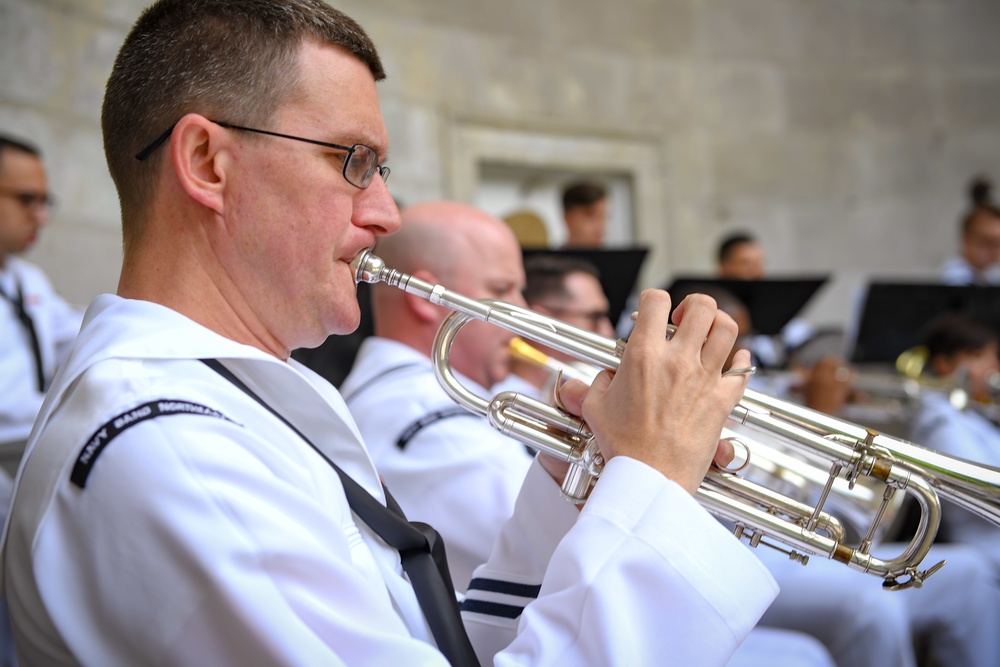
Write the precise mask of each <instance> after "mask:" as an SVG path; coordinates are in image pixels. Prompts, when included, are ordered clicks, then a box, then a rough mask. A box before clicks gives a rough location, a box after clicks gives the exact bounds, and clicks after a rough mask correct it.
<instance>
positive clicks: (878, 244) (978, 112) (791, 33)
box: [0, 0, 1000, 324]
mask: <svg viewBox="0 0 1000 667" xmlns="http://www.w3.org/2000/svg"><path fill="white" fill-rule="evenodd" d="M145 4H146V2H145V0H0V128H3V129H4V130H7V131H10V132H13V133H16V134H20V135H23V136H24V137H26V138H29V139H31V140H33V141H35V142H36V143H38V144H39V145H40V146H41V148H42V149H43V151H44V152H45V155H46V158H45V159H46V164H47V166H48V168H49V172H50V178H51V182H52V189H53V192H54V193H55V194H56V195H57V196H58V198H59V200H60V202H61V203H60V206H59V208H58V209H57V211H56V213H55V215H54V217H53V219H52V221H51V224H50V226H49V228H48V229H46V230H45V232H44V233H43V236H42V239H41V241H40V243H39V245H38V247H37V248H35V249H34V250H32V251H31V254H30V259H32V260H33V261H35V262H37V263H38V264H40V265H42V266H43V267H44V268H45V269H46V270H47V271H48V272H49V273H50V275H51V276H52V278H53V281H54V282H55V284H56V285H57V287H58V288H59V289H60V290H61V291H62V292H63V293H64V294H65V295H66V296H67V297H68V298H70V299H71V300H73V301H75V302H78V303H81V304H85V303H87V302H88V301H89V300H90V299H91V298H92V297H93V296H94V295H95V294H97V293H100V292H106V291H114V289H115V286H116V282H117V273H118V269H119V266H120V242H119V235H118V224H119V220H118V207H117V199H116V196H115V193H114V188H113V186H112V184H111V180H110V178H109V177H108V175H107V172H106V168H105V166H104V159H103V154H102V149H101V138H100V130H99V122H98V119H99V113H100V103H101V98H102V94H103V86H104V82H105V79H106V77H107V75H108V72H109V71H110V68H111V64H112V61H113V59H114V56H115V54H116V52H117V49H118V47H119V45H120V43H121V41H122V39H123V38H124V36H125V34H126V32H127V30H128V28H129V26H130V25H131V23H132V22H133V21H134V20H135V18H136V17H137V16H138V14H139V12H140V11H141V9H142V7H143V6H144V5H145ZM334 4H335V5H336V6H338V7H339V8H341V9H343V10H344V11H346V12H347V13H348V14H350V15H351V16H353V17H354V18H356V19H357V20H358V21H359V22H360V23H361V24H362V25H363V26H365V28H366V29H367V30H368V31H369V33H370V34H371V35H372V37H373V38H374V40H375V42H376V44H377V45H378V46H379V48H380V51H381V53H382V55H383V58H384V60H385V63H386V66H387V69H388V71H389V79H388V80H387V81H385V82H383V83H382V84H380V86H381V99H382V107H383V114H384V115H385V118H386V122H387V125H388V127H389V135H390V139H391V144H392V149H391V155H392V159H391V165H392V170H393V175H392V180H391V182H390V185H391V190H392V192H393V193H394V194H395V195H397V196H398V197H399V198H400V199H401V200H403V201H406V202H414V201H419V200H423V199H429V198H437V197H454V196H458V195H459V194H462V195H465V194H466V193H465V191H464V190H462V188H459V187H457V186H456V184H457V183H463V182H467V181H468V178H469V176H468V175H467V174H456V173H454V170H455V168H456V165H455V164H453V162H454V160H453V157H452V156H453V155H454V145H453V144H454V142H455V141H456V136H459V134H460V133H459V129H460V128H462V127H468V126H470V125H471V126H475V127H478V128H496V129H507V130H510V131H513V132H524V133H541V134H544V135H550V136H553V137H559V136H564V135H571V136H580V137H594V138H596V139H599V140H601V142H603V143H614V142H616V141H621V142H623V143H627V144H628V145H630V146H641V147H644V148H645V149H646V150H647V151H648V152H649V155H651V156H652V161H653V162H654V163H655V164H654V165H653V166H652V169H653V173H654V174H655V178H656V181H655V183H656V185H657V187H655V188H652V193H653V194H652V195H650V196H651V197H652V198H654V199H655V201H652V202H647V205H646V206H644V207H638V208H637V209H636V210H637V214H638V215H644V216H645V218H644V219H642V220H638V221H637V223H638V224H637V227H636V234H637V238H636V241H637V242H640V243H648V244H650V245H652V247H653V249H654V252H653V255H652V257H651V260H650V262H649V263H648V264H647V267H646V270H645V272H644V274H643V277H642V280H643V283H644V285H651V284H656V283H659V282H661V281H662V280H663V279H664V278H665V277H666V276H669V275H671V274H672V273H677V272H692V271H707V270H709V269H710V267H711V261H712V252H713V249H714V247H715V245H716V242H717V241H718V239H719V238H720V236H722V235H723V234H724V233H726V232H728V231H730V230H732V229H736V228H740V229H749V230H752V231H754V232H756V233H757V234H758V235H759V236H760V238H761V239H762V240H763V242H764V244H765V247H766V249H767V252H768V257H769V268H770V269H771V271H772V273H774V274H776V275H780V274H791V273H801V272H809V273H815V272H831V273H832V274H833V276H834V280H832V281H831V283H830V284H829V285H828V287H826V288H825V289H824V291H823V292H822V293H821V294H820V295H819V296H818V297H817V299H816V300H814V302H813V303H812V304H811V305H810V308H809V311H808V313H807V315H808V317H809V319H812V320H813V321H814V322H816V323H819V324H826V323H832V324H838V323H843V322H844V321H845V320H846V319H847V318H848V317H849V313H850V311H851V308H852V306H851V304H852V301H853V294H854V290H855V289H856V287H857V286H858V285H860V284H862V283H863V281H864V280H865V279H866V278H867V277H869V276H899V275H919V274H923V275H928V274H932V273H933V270H934V268H935V267H936V266H937V265H938V264H939V263H940V262H942V261H943V260H944V259H945V258H946V257H947V256H949V255H951V254H952V253H953V252H954V250H955V248H956V245H957V221H958V218H959V216H960V214H961V213H962V212H963V210H964V207H965V188H966V184H967V182H968V180H969V179H970V177H971V176H972V175H973V174H976V173H984V174H986V175H988V176H990V177H992V178H994V179H998V180H1000V40H998V39H997V34H1000V3H998V2H996V0H621V1H620V2H615V3H607V2H602V1H599V0H508V1H507V2H504V3H496V2H486V1H485V0H364V1H362V0H344V1H342V2H335V3H334ZM647 168H648V165H647ZM459 190H462V192H458V191H459ZM651 212H652V213H651Z"/></svg>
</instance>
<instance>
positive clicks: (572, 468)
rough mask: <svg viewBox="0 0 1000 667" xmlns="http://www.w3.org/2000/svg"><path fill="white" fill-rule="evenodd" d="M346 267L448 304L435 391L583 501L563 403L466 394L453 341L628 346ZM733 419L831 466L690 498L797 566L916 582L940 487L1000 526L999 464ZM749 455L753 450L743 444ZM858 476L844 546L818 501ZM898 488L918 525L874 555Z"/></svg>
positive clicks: (361, 259)
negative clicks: (806, 488) (911, 503)
mask: <svg viewBox="0 0 1000 667" xmlns="http://www.w3.org/2000/svg"><path fill="white" fill-rule="evenodd" d="M352 267H353V268H354V270H355V280H356V281H357V282H367V283H379V282H383V283H386V284H387V285H389V286H392V287H396V288H399V289H401V290H403V291H405V292H407V293H409V294H414V295H417V296H420V297H423V298H425V299H427V300H429V301H430V302H432V303H436V304H439V305H442V306H445V307H446V308H449V309H451V310H454V311H455V312H454V313H452V314H451V315H449V316H448V317H447V318H446V319H445V321H444V322H443V323H442V325H441V328H440V329H439V330H438V333H437V336H436V338H435V341H434V349H433V352H432V363H433V366H434V372H435V375H436V376H437V378H438V381H439V382H440V383H441V385H442V387H443V388H444V389H445V391H446V392H447V393H448V394H449V395H450V396H451V397H452V398H453V399H454V400H455V401H456V402H458V403H459V404H460V405H462V406H463V407H465V408H466V409H468V410H470V411H472V412H475V413H478V414H481V415H485V416H486V417H487V418H488V419H489V421H490V423H491V424H492V425H493V426H494V427H495V428H497V429H499V430H500V431H501V432H503V433H504V434H506V435H509V436H511V437H513V438H516V439H518V440H520V441H522V442H525V443H527V444H528V445H530V446H532V447H534V448H535V449H537V450H540V451H542V452H544V453H546V454H549V455H550V456H553V457H555V458H557V459H560V460H562V461H565V462H567V463H569V472H568V473H567V474H566V478H565V480H564V482H563V485H562V492H563V495H565V496H566V498H567V499H569V500H570V501H572V502H577V503H579V502H583V501H584V500H585V499H586V496H587V492H588V491H589V489H590V487H591V485H592V484H593V483H594V481H595V479H596V478H597V477H599V476H600V474H601V470H602V468H603V466H604V460H603V458H602V456H601V453H600V451H599V449H598V447H597V444H596V442H595V441H594V438H593V434H592V433H591V431H590V429H589V428H588V427H587V425H586V424H585V423H584V422H583V421H582V420H580V419H578V418H576V417H574V416H573V415H570V414H567V413H566V412H564V411H563V410H561V409H559V408H558V407H555V406H552V405H549V404H547V403H543V402H541V401H537V400H534V399H532V398H530V397H527V396H524V395H521V394H519V393H516V392H501V393H499V394H497V395H496V396H494V397H493V398H492V399H490V400H487V399H486V398H483V397H481V396H478V395H476V394H474V393H472V392H470V391H469V390H468V389H467V388H465V387H464V386H463V385H462V384H461V382H459V381H458V379H457V378H456V377H455V374H454V372H453V371H452V369H451V366H450V363H449V359H450V350H451V346H452V344H453V342H454V339H455V336H456V334H457V333H458V331H459V330H460V329H461V328H462V327H463V326H465V324H467V323H468V322H470V321H472V320H480V321H483V322H488V323H491V324H495V325H497V326H500V327H503V328H504V329H507V330H508V331H511V332H513V333H515V334H517V335H519V336H521V337H522V338H525V339H528V340H531V341H533V342H535V343H540V344H542V345H545V346H548V347H550V348H552V349H556V350H559V351H561V352H563V353H564V354H568V355H570V356H571V357H573V358H574V359H579V360H581V361H584V362H587V363H589V364H592V365H594V366H597V367H600V368H603V369H609V370H615V369H617V368H618V365H619V363H620V360H621V356H622V353H623V352H624V349H625V341H623V340H611V339H609V338H605V337H603V336H599V335H597V334H594V333H592V332H589V331H586V330H583V329H578V328H576V327H573V326H570V325H568V324H566V323H564V322H561V321H559V320H555V319H552V318H549V317H545V316H543V315H540V314H538V313H535V312H534V311H531V310H527V309H525V308H519V307H517V306H514V305H511V304H508V303H505V302H502V301H497V300H491V299H484V300H475V299H470V298H468V297H465V296H462V295H461V294H458V293H456V292H452V291H449V290H447V289H445V288H444V287H442V286H441V285H432V284H430V283H428V282H426V281H423V280H420V279H419V278H414V277H413V276H411V275H408V274H405V273H401V272H399V271H396V270H394V269H390V268H388V267H386V266H385V263H384V262H383V261H382V260H381V259H380V258H378V257H377V256H375V255H373V254H372V252H371V251H370V250H364V251H362V252H361V253H359V254H358V256H357V257H355V258H354V260H353V261H352ZM730 419H731V420H734V421H735V422H736V423H737V424H738V425H739V427H741V428H743V427H745V428H750V429H754V430H759V431H762V432H764V433H765V434H766V435H767V437H768V438H769V439H770V438H776V439H778V440H780V441H783V442H784V443H786V444H787V443H790V444H791V445H792V446H793V447H795V448H798V449H800V450H802V451H804V452H806V453H807V454H808V456H809V457H811V458H813V459H820V460H824V461H826V462H827V464H828V466H829V472H828V474H827V480H826V482H825V484H824V485H823V490H822V491H821V493H820V494H819V499H818V501H817V502H816V503H815V504H814V505H807V504H804V503H803V502H801V501H799V500H796V499H794V498H789V497H786V496H783V495H781V494H779V493H776V492H773V491H771V490H769V489H768V488H766V487H764V486H761V485H757V484H754V483H752V482H749V481H747V480H745V479H743V478H741V477H739V476H738V475H736V474H734V473H733V472H729V471H724V470H715V469H713V470H710V471H709V473H708V475H706V477H705V479H704V481H703V482H702V484H701V486H700V488H699V489H698V492H697V500H698V501H699V502H700V503H701V504H702V506H703V507H705V508H706V509H707V510H708V511H709V512H711V513H713V514H714V515H716V516H718V517H719V518H722V519H724V520H726V521H729V522H730V523H731V524H733V525H734V526H735V529H734V530H735V534H736V536H737V537H739V538H743V539H747V540H748V541H749V542H750V545H751V546H758V545H759V544H764V545H767V546H771V547H773V548H775V549H778V550H780V551H783V552H785V553H786V554H788V556H789V557H790V558H792V559H793V560H797V561H800V562H802V563H806V562H807V561H808V558H809V556H810V555H816V556H822V557H824V558H832V559H833V560H836V561H839V562H841V563H844V564H845V565H847V566H848V567H850V568H852V569H855V570H859V571H862V572H867V573H869V574H874V575H876V576H879V577H881V578H882V579H883V586H884V587H886V588H888V589H893V590H896V589H901V588H908V587H911V586H912V587H919V586H920V585H921V584H922V582H923V580H924V579H926V578H927V577H928V576H930V575H931V574H933V573H934V572H936V571H937V570H938V569H939V568H940V567H941V566H942V565H943V564H944V563H943V562H941V563H938V564H936V565H934V566H933V567H931V568H929V569H927V570H923V571H922V570H920V569H919V565H920V563H921V561H922V560H923V559H924V557H925V556H926V555H927V552H928V551H929V550H930V548H931V545H932V544H933V542H934V538H935V536H936V534H937V529H938V525H939V523H940V520H941V505H940V501H939V500H938V494H941V495H943V496H944V497H946V498H948V499H949V500H951V501H953V502H956V503H958V504H959V505H961V506H962V507H965V508H966V509H969V510H971V511H973V512H975V513H976V514H979V515H980V516H983V517H985V518H987V519H989V520H990V521H992V522H993V523H996V524H1000V503H998V500H1000V470H998V469H995V468H992V467H988V466H982V465H976V464H973V463H971V462H968V461H964V460H961V459H956V458H953V457H948V456H945V455H943V454H940V453H937V452H934V451H930V450H927V449H925V448H922V447H919V446H917V445H913V444H911V443H909V442H906V441H903V440H899V439H896V438H892V437H889V436H886V435H883V434H880V433H877V432H875V431H873V430H870V429H866V428H864V427H861V426H856V425H854V424H851V423H849V422H844V421H841V420H838V419H835V418H833V417H829V416H827V415H824V414H822V413H819V412H816V411H814V410H809V409H807V408H803V407H801V406H799V405H796V404H794V403H790V402H787V401H782V400H779V399H775V398H771V397H769V396H766V395H763V394H760V393H758V392H755V391H751V390H747V391H746V392H745V393H744V396H743V399H742V400H741V401H740V403H739V404H738V405H737V406H736V408H735V409H734V410H733V411H732V413H731V414H730ZM748 455H752V451H751V450H750V449H749V447H748ZM859 479H863V480H864V481H865V482H866V483H867V482H868V481H875V482H879V483H881V486H882V487H883V489H884V490H883V492H882V500H881V501H880V503H879V505H878V507H877V508H876V510H875V516H874V517H873V519H872V522H871V525H870V526H869V528H868V531H867V534H866V535H865V537H864V538H863V539H862V540H861V542H860V544H859V545H858V546H849V545H848V544H845V538H844V536H845V530H844V527H843V525H842V524H841V523H840V521H838V519H837V518H836V517H834V516H833V515H831V514H829V513H827V512H824V511H823V506H824V504H825V503H826V501H827V497H828V496H829V494H830V491H831V489H832V488H833V486H834V483H835V482H838V480H841V481H840V482H839V484H843V483H844V481H846V483H847V485H848V486H849V487H852V488H853V486H854V485H855V483H856V482H858V480H859ZM900 490H902V491H904V492H905V493H908V494H910V495H911V496H912V497H913V498H914V499H915V500H916V502H917V504H918V505H919V507H920V519H919V521H918V526H917V530H916V531H915V533H914V535H913V537H912V539H911V540H910V542H909V543H908V544H907V545H906V547H905V548H904V550H903V552H902V553H901V554H899V555H898V556H896V557H895V558H891V559H881V558H878V557H876V556H874V555H872V554H871V553H870V550H871V547H872V544H873V541H874V538H875V535H876V532H877V531H878V529H879V526H880V524H881V523H882V521H883V518H884V515H885V512H886V508H888V507H890V505H891V503H893V502H895V501H894V496H895V494H896V493H897V491H900ZM897 500H898V499H897ZM765 539H766V540H767V541H764V540H765Z"/></svg>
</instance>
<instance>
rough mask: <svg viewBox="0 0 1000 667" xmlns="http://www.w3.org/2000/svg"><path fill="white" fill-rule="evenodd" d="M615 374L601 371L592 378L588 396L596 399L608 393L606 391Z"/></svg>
mask: <svg viewBox="0 0 1000 667" xmlns="http://www.w3.org/2000/svg"><path fill="white" fill-rule="evenodd" d="M614 376H615V374H614V373H613V372H611V371H601V372H600V373H598V374H597V377H595V378H594V381H593V382H591V383H590V393H589V394H588V396H590V395H594V396H597V397H599V398H600V397H603V396H604V395H605V394H607V393H608V389H609V388H610V387H611V379H612V378H614Z"/></svg>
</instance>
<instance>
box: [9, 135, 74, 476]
mask: <svg viewBox="0 0 1000 667" xmlns="http://www.w3.org/2000/svg"><path fill="white" fill-rule="evenodd" d="M51 205H52V197H51V195H49V190H48V185H47V183H46V179H45V167H44V166H43V165H42V159H41V156H40V154H39V151H38V149H36V148H35V147H34V146H31V145H30V144H28V143H25V142H23V141H19V140H16V139H13V138H11V137H8V136H4V135H0V464H3V465H4V467H5V468H6V470H7V472H9V473H11V474H13V472H14V471H15V470H16V468H17V459H18V457H19V456H20V451H21V449H22V448H23V446H24V442H25V441H26V440H27V439H28V434H29V433H30V432H31V425H32V424H33V423H34V421H35V415H37V414H38V408H39V407H40V406H41V404H42V399H43V398H44V396H45V390H46V389H47V388H48V384H49V382H50V381H51V380H52V375H53V373H55V369H56V366H57V365H58V364H59V362H60V361H62V358H63V356H65V354H66V352H67V351H68V349H69V345H70V343H71V342H72V341H73V339H74V338H75V337H76V334H77V332H78V331H79V330H80V320H81V317H82V314H81V313H80V312H79V311H77V310H76V309H75V308H73V307H72V306H70V305H69V304H68V303H66V302H65V301H64V300H63V299H62V298H61V297H60V296H59V295H58V294H56V292H55V290H54V289H53V288H52V285H51V284H50V283H49V281H48V279H47V278H46V277H45V274H44V273H43V272H42V270H41V269H40V268H38V267H37V266H35V265H34V264H32V263H30V262H28V261H27V260H25V259H22V258H21V257H18V255H20V254H21V253H23V252H24V251H26V250H27V249H28V248H30V247H31V245H32V244H33V243H34V242H35V240H36V239H37V238H38V232H39V230H40V229H41V228H42V226H43V225H44V224H45V223H46V222H47V221H48V219H49V210H50V208H51Z"/></svg>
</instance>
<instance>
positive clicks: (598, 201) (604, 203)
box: [562, 181, 608, 248]
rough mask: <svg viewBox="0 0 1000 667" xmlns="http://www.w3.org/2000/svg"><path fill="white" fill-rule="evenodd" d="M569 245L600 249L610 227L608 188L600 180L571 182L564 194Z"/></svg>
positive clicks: (564, 221)
mask: <svg viewBox="0 0 1000 667" xmlns="http://www.w3.org/2000/svg"><path fill="white" fill-rule="evenodd" d="M562 212H563V223H564V224H565V225H566V242H565V243H564V244H563V246H564V247H566V248H601V247H603V246H604V235H605V232H606V231H607V227H608V191H607V189H606V188H605V187H604V186H603V185H601V184H600V183H594V182H592V181H580V182H576V183H570V184H569V185H567V186H566V187H565V188H564V189H563V193H562Z"/></svg>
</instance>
